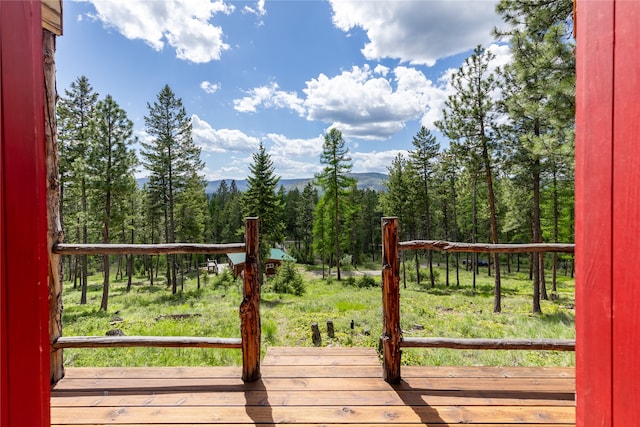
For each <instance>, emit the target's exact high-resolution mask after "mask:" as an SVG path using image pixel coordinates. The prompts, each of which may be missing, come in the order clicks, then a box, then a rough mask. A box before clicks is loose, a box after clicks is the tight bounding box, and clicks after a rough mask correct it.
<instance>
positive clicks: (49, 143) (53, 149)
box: [42, 30, 64, 384]
mask: <svg viewBox="0 0 640 427" xmlns="http://www.w3.org/2000/svg"><path fill="white" fill-rule="evenodd" d="M42 49H43V62H44V85H45V140H46V167H47V220H48V233H47V248H48V255H49V339H50V343H54V342H55V341H56V340H57V339H58V338H60V336H62V260H61V257H60V255H58V254H55V253H53V250H52V248H53V246H54V245H55V244H57V243H60V242H62V238H63V233H62V224H61V217H60V178H59V175H60V173H59V170H58V132H57V124H56V98H57V96H58V94H57V93H56V69H55V50H56V36H55V35H54V34H53V33H51V32H49V30H42ZM50 375H51V378H50V380H51V384H55V383H56V382H58V381H59V380H60V379H61V378H62V377H63V376H64V365H63V359H62V349H51V356H50Z"/></svg>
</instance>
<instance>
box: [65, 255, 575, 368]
mask: <svg viewBox="0 0 640 427" xmlns="http://www.w3.org/2000/svg"><path fill="white" fill-rule="evenodd" d="M298 270H299V271H300V273H301V274H302V275H303V278H304V284H305V288H306V292H305V293H304V295H302V296H295V295H290V294H277V293H274V292H273V291H271V290H270V283H269V281H266V283H265V285H264V286H263V289H262V301H261V316H262V342H263V345H262V351H263V352H264V351H265V350H266V349H267V348H268V347H270V346H313V343H312V342H311V326H310V325H311V323H312V322H317V323H318V324H319V326H320V331H321V333H322V345H323V346H345V347H347V346H360V347H373V348H378V342H379V337H380V335H381V331H382V320H381V319H382V314H381V311H382V293H381V290H380V286H379V284H380V274H379V273H378V274H376V275H371V276H370V277H371V278H373V279H374V280H375V282H376V285H377V286H374V287H367V288H364V287H363V288H361V287H358V286H354V284H353V280H350V281H345V280H342V281H340V282H339V281H337V280H335V279H334V280H328V281H326V280H322V278H321V275H319V274H318V272H317V271H315V272H313V271H306V270H304V269H303V268H302V267H299V268H298ZM346 274H358V273H357V272H353V271H351V272H346ZM444 274H445V273H444V269H438V270H437V277H438V279H439V282H444ZM460 275H461V278H460V282H461V286H460V287H459V288H456V287H455V286H449V287H445V286H444V284H442V283H438V284H437V286H436V287H435V288H425V287H419V286H418V285H417V284H415V283H411V282H409V283H407V288H406V289H401V319H402V323H401V326H402V329H403V331H404V334H405V336H440V337H461V338H462V337H464V338H471V337H477V338H500V337H505V338H574V337H575V328H574V310H573V307H574V281H573V279H569V278H567V277H565V276H562V275H559V280H558V293H557V295H558V298H557V299H554V300H550V301H542V310H543V314H542V315H532V314H531V296H530V295H531V292H532V291H531V287H532V285H531V282H529V281H528V280H527V279H528V277H527V275H526V274H525V273H511V274H504V276H503V280H502V291H503V299H502V313H500V314H494V313H493V312H492V310H493V279H492V278H491V277H488V276H487V272H486V268H481V272H480V275H479V276H478V278H477V288H476V290H473V289H472V288H471V282H472V280H471V273H470V272H465V271H463V270H461V272H460ZM205 276H207V275H206V273H203V274H202V275H201V288H200V289H197V285H196V280H195V277H192V278H189V279H188V280H186V281H185V284H184V291H183V292H182V293H178V294H177V295H171V290H170V289H168V288H166V287H165V286H164V285H163V283H162V282H160V281H158V280H156V282H155V284H154V286H149V284H148V282H147V281H145V280H144V279H142V278H135V279H134V284H133V286H132V289H131V291H130V292H128V293H127V292H126V283H125V282H118V281H112V283H111V292H110V298H109V310H108V312H106V313H105V312H102V311H100V310H99V306H100V298H101V293H102V286H101V275H99V274H98V275H95V276H91V277H90V279H89V292H88V297H87V300H88V303H87V304H86V305H80V304H78V302H79V301H80V290H79V289H73V286H72V284H71V283H68V282H65V284H64V312H63V333H64V335H65V336H75V335H105V333H106V332H107V331H109V330H113V329H120V330H121V331H122V332H123V333H124V334H125V335H185V336H216V337H239V336H240V320H239V315H238V307H239V305H240V302H241V299H242V294H241V282H240V280H238V281H235V282H233V280H231V279H229V277H228V275H227V276H225V275H220V276H215V275H209V276H207V277H206V278H205ZM425 277H426V275H425ZM225 278H226V279H228V280H225ZM451 278H452V283H453V284H455V279H454V276H453V274H452V276H451ZM549 282H550V281H549ZM356 283H358V281H356ZM547 286H548V288H549V290H550V283H548V285H547ZM401 287H402V281H401ZM327 320H332V321H333V323H334V325H335V337H334V338H332V339H331V338H328V337H327V328H326V321H327ZM352 321H353V329H352V328H351V323H352ZM64 359H65V366H170V365H172V366H188V365H192V366H198V365H239V364H241V353H240V350H235V349H171V348H110V349H67V350H65V351H64ZM574 360H575V358H574V353H573V352H551V351H499V350H496V351H493V350H491V351H470V350H449V349H403V355H402V362H403V364H408V365H499V366H573V365H574Z"/></svg>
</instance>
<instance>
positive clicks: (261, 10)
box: [242, 0, 267, 16]
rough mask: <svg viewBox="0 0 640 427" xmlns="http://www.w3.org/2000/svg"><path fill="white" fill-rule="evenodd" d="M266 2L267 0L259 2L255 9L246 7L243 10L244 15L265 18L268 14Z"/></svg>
mask: <svg viewBox="0 0 640 427" xmlns="http://www.w3.org/2000/svg"><path fill="white" fill-rule="evenodd" d="M264 2H265V0H258V2H257V3H256V7H255V8H254V7H251V6H249V5H246V6H245V7H243V8H242V11H243V12H244V13H253V14H254V15H256V16H264V15H266V14H267V9H265V7H264Z"/></svg>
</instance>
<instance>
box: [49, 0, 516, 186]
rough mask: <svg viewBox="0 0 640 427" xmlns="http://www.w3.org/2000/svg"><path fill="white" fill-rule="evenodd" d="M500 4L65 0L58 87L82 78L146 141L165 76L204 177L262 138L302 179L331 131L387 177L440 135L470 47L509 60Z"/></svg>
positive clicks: (288, 172)
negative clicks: (420, 138)
mask: <svg viewBox="0 0 640 427" xmlns="http://www.w3.org/2000/svg"><path fill="white" fill-rule="evenodd" d="M495 3H496V1H493V0H396V1H384V0H330V1H321V0H306V1H305V0H298V1H293V0H291V1H269V0H267V1H264V0H261V1H220V0H93V1H65V2H64V35H63V36H62V37H60V38H58V42H57V57H56V65H57V82H58V92H59V93H60V95H61V96H64V90H65V89H67V88H68V87H69V85H70V84H71V82H72V81H74V80H75V79H76V78H77V77H79V76H81V75H86V76H87V77H88V78H89V81H90V83H91V84H92V86H93V88H94V89H95V91H97V92H98V93H99V94H100V97H101V98H102V97H104V96H106V95H107V94H110V95H112V96H113V98H114V99H115V100H116V102H118V103H119V104H120V106H121V107H122V108H124V109H125V110H126V111H127V113H128V115H129V118H130V119H131V120H132V121H133V122H134V126H135V134H136V135H137V137H138V138H139V139H144V138H148V135H147V134H146V132H145V127H144V116H145V115H146V114H147V112H148V110H147V102H149V103H152V102H153V101H154V100H155V99H156V96H157V94H158V92H159V91H160V89H162V87H163V86H164V85H165V84H169V86H170V87H171V88H172V89H173V91H174V92H175V93H176V95H177V96H178V97H180V98H182V101H183V104H184V106H185V108H186V110H187V114H188V115H189V116H190V117H191V119H192V123H193V137H194V141H195V143H196V144H197V145H198V146H200V147H201V148H202V159H203V160H204V162H205V164H206V168H205V170H204V171H203V173H204V174H205V177H206V178H207V179H208V180H214V179H245V178H246V177H247V176H248V174H249V172H248V165H249V164H250V163H251V154H252V153H253V152H255V151H256V150H257V147H258V144H259V143H260V142H262V143H263V144H264V146H265V147H266V149H267V152H268V153H269V154H270V155H271V158H272V160H273V162H274V166H275V169H276V174H277V175H278V176H281V177H282V178H308V177H311V176H313V174H314V173H316V172H318V171H319V170H320V169H321V167H322V166H321V165H320V163H319V157H320V152H321V150H322V142H323V135H324V134H325V133H326V132H327V131H328V130H329V129H330V128H331V127H337V128H338V129H340V130H341V131H342V133H343V136H344V137H345V139H346V141H347V146H348V148H349V152H350V155H351V158H352V162H353V171H354V172H382V173H386V171H387V166H389V165H390V164H391V161H392V159H393V158H394V157H395V156H396V155H397V154H398V153H400V152H406V151H407V150H410V149H411V148H412V145H411V140H412V138H413V136H414V135H415V134H416V133H417V132H418V130H419V128H420V126H421V125H424V126H427V127H428V128H430V129H432V130H434V131H435V128H434V127H433V122H434V120H437V119H439V118H440V116H441V110H442V107H443V105H444V101H445V100H446V97H447V95H448V93H450V90H451V89H450V86H449V76H450V75H451V73H452V70H455V69H457V68H458V67H459V66H460V65H461V64H462V62H463V61H464V59H465V58H466V57H467V56H468V55H469V54H470V51H471V49H473V48H474V47H475V46H476V45H478V44H482V45H484V46H486V47H490V49H491V50H493V51H494V53H496V60H495V63H496V65H499V64H503V63H505V62H507V61H508V60H509V53H508V48H507V46H505V45H499V44H495V41H494V40H493V39H492V37H491V35H490V32H491V29H492V28H493V27H494V26H496V25H498V26H499V25H501V21H500V19H499V17H498V16H496V15H495V12H494V7H495ZM436 134H437V132H436ZM437 135H438V134H437ZM440 139H442V138H440ZM441 142H442V143H443V144H446V141H444V140H442V141H441ZM139 174H140V175H141V176H142V175H144V171H140V172H139Z"/></svg>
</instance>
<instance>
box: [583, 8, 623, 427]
mask: <svg viewBox="0 0 640 427" xmlns="http://www.w3.org/2000/svg"><path fill="white" fill-rule="evenodd" d="M632 3H634V2H632ZM577 17H578V20H579V25H578V27H577V29H578V31H577V36H576V40H577V49H576V51H577V58H576V73H577V80H576V190H575V198H576V307H577V312H576V380H577V384H578V392H577V393H578V395H577V402H578V405H577V421H578V425H579V426H581V427H591V426H594V427H595V426H599V427H607V426H611V425H612V418H611V404H612V392H611V390H612V384H611V378H612V354H611V346H612V335H611V328H612V310H611V307H612V271H613V260H612V252H613V246H612V244H613V243H612V221H613V218H612V211H613V205H612V200H613V194H612V188H613V163H612V157H613V140H612V135H613V88H614V77H613V64H614V56H613V47H614V1H613V0H606V1H580V2H578V4H577ZM634 56H635V55H634ZM627 255H628V254H627Z"/></svg>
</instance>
